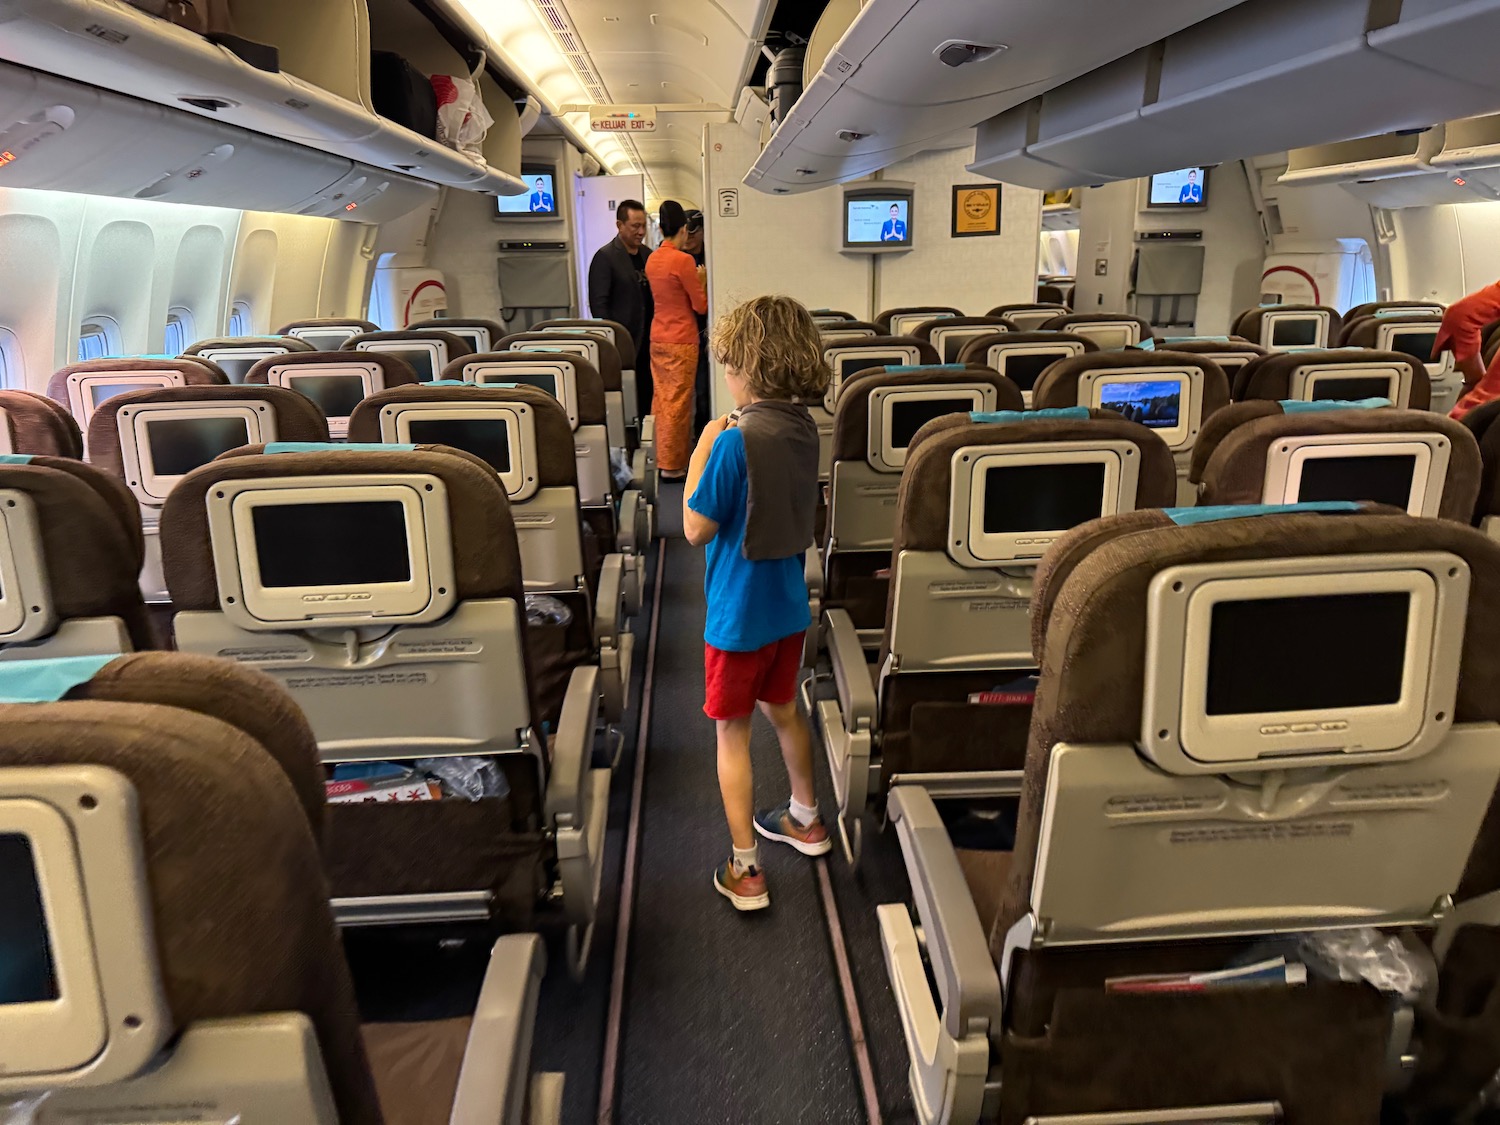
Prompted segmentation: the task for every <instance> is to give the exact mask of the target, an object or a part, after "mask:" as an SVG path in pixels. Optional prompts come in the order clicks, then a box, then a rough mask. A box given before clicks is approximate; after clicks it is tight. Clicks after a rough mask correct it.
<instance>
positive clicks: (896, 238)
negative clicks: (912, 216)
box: [880, 203, 906, 242]
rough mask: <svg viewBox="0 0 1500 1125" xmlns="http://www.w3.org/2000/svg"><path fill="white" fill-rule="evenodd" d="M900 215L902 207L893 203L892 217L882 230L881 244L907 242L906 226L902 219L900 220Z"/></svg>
mask: <svg viewBox="0 0 1500 1125" xmlns="http://www.w3.org/2000/svg"><path fill="white" fill-rule="evenodd" d="M900 214H901V207H900V206H899V205H898V204H895V203H892V204H891V217H890V218H889V219H887V220H886V221H885V224H884V225H883V226H882V227H881V228H880V241H881V242H905V241H906V224H905V223H903V222H902V221H901V220H900V218H898V216H899V215H900Z"/></svg>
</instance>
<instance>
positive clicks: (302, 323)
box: [276, 316, 380, 336]
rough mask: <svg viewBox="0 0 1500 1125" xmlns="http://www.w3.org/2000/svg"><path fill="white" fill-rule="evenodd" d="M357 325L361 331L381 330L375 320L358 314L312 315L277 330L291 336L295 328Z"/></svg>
mask: <svg viewBox="0 0 1500 1125" xmlns="http://www.w3.org/2000/svg"><path fill="white" fill-rule="evenodd" d="M345 327H357V328H358V329H359V330H360V331H361V332H379V331H380V325H378V324H376V323H375V322H374V321H373V320H361V319H360V318H359V317H357V316H312V317H307V318H306V319H304V320H294V321H292V322H291V323H290V324H283V325H282V326H281V327H280V328H278V329H277V330H276V335H278V336H290V335H291V333H292V329H294V328H345Z"/></svg>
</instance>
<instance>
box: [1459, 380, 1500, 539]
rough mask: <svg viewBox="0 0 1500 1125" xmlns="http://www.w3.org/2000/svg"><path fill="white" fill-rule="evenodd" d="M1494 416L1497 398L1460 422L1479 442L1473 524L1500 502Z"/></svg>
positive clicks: (1499, 405)
mask: <svg viewBox="0 0 1500 1125" xmlns="http://www.w3.org/2000/svg"><path fill="white" fill-rule="evenodd" d="M1496 418H1500V401H1497V402H1493V403H1486V404H1485V405H1484V406H1481V407H1480V408H1479V409H1478V410H1471V411H1470V412H1469V413H1468V414H1467V415H1465V417H1464V420H1463V423H1462V424H1463V426H1464V428H1465V429H1466V430H1468V431H1469V432H1470V433H1472V434H1474V436H1475V438H1476V439H1477V440H1478V442H1479V454H1480V475H1479V496H1478V497H1477V498H1476V499H1475V501H1474V523H1475V525H1476V526H1477V525H1478V524H1479V522H1480V521H1481V520H1483V519H1484V517H1485V516H1492V515H1496V514H1497V512H1496V507H1497V505H1500V426H1497V425H1495V419H1496Z"/></svg>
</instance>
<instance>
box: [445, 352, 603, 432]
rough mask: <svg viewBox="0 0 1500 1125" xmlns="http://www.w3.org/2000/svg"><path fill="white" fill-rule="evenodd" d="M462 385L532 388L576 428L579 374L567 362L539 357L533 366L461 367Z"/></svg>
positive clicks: (483, 364)
mask: <svg viewBox="0 0 1500 1125" xmlns="http://www.w3.org/2000/svg"><path fill="white" fill-rule="evenodd" d="M463 374H464V382H466V383H475V384H477V385H479V386H481V387H482V386H484V385H485V384H487V383H513V384H515V385H516V386H518V387H535V388H536V389H537V390H539V391H545V392H547V394H549V395H551V396H552V397H553V398H555V399H557V401H558V402H560V403H562V407H563V409H564V410H565V411H567V414H568V424H569V425H570V426H572V428H573V429H575V430H576V429H577V428H578V373H577V370H576V369H575V368H574V366H573V364H572V363H571V362H569V361H568V360H561V361H558V360H548V359H545V358H543V356H542V355H538V356H537V359H536V362H534V363H496V362H494V361H493V360H491V361H488V362H486V361H484V360H478V361H476V362H473V363H466V364H464V372H463Z"/></svg>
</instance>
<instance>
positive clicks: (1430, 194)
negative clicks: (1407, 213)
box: [1343, 172, 1500, 211]
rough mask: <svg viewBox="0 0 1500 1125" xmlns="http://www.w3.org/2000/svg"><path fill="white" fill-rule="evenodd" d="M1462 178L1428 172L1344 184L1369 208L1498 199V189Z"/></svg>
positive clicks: (1423, 205)
mask: <svg viewBox="0 0 1500 1125" xmlns="http://www.w3.org/2000/svg"><path fill="white" fill-rule="evenodd" d="M1464 179H1465V181H1466V182H1465V183H1462V184H1460V183H1455V182H1454V180H1453V178H1452V177H1451V176H1446V175H1443V174H1442V173H1441V172H1428V173H1427V174H1425V175H1420V176H1396V177H1393V178H1390V179H1384V180H1365V181H1356V182H1354V183H1351V184H1344V185H1343V186H1344V189H1345V190H1346V191H1349V192H1352V193H1353V194H1355V195H1357V196H1358V197H1359V198H1360V199H1363V200H1364V201H1365V202H1366V203H1368V204H1369V205H1370V206H1371V207H1383V208H1385V209H1386V210H1387V211H1397V210H1400V209H1401V208H1403V207H1436V206H1439V205H1440V204H1445V203H1482V202H1484V201H1485V200H1486V199H1496V198H1500V192H1494V191H1493V190H1492V189H1489V188H1484V187H1482V185H1478V184H1476V183H1473V182H1469V181H1468V180H1467V178H1466V177H1464Z"/></svg>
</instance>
